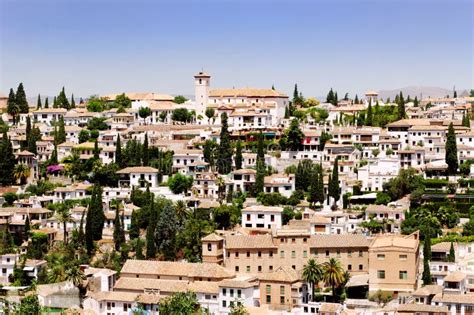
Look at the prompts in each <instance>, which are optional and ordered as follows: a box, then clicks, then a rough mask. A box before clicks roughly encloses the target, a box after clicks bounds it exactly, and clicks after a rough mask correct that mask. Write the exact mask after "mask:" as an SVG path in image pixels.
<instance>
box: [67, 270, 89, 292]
mask: <svg viewBox="0 0 474 315" xmlns="http://www.w3.org/2000/svg"><path fill="white" fill-rule="evenodd" d="M85 279H86V276H85V275H84V272H82V270H81V269H80V268H79V266H71V267H69V268H68V270H66V274H65V280H67V281H71V282H72V283H74V285H75V286H76V287H78V288H81V287H82V285H83V282H84V280H85Z"/></svg>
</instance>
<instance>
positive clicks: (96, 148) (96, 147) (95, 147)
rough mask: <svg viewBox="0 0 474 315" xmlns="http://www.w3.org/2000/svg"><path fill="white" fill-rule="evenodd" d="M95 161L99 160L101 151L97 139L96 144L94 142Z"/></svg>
mask: <svg viewBox="0 0 474 315" xmlns="http://www.w3.org/2000/svg"><path fill="white" fill-rule="evenodd" d="M93 153H94V160H99V158H100V157H99V153H100V150H99V143H98V142H97V139H95V142H94V151H93Z"/></svg>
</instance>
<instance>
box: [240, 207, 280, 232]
mask: <svg viewBox="0 0 474 315" xmlns="http://www.w3.org/2000/svg"><path fill="white" fill-rule="evenodd" d="M282 212H283V208H282V207H268V206H250V207H246V208H244V209H242V226H243V227H248V228H265V229H272V228H276V229H281V226H282V220H281V213H282Z"/></svg>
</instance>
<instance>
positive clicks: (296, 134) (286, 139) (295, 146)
mask: <svg viewBox="0 0 474 315" xmlns="http://www.w3.org/2000/svg"><path fill="white" fill-rule="evenodd" d="M303 138H304V133H303V131H301V129H300V124H299V122H298V120H297V119H293V120H292V121H291V123H290V126H289V128H288V129H287V130H285V134H284V135H283V137H282V139H281V140H280V145H281V147H282V148H285V149H287V150H289V151H298V150H299V148H300V146H301V142H302V141H303Z"/></svg>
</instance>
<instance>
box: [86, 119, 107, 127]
mask: <svg viewBox="0 0 474 315" xmlns="http://www.w3.org/2000/svg"><path fill="white" fill-rule="evenodd" d="M105 120H106V118H105V117H94V118H92V119H91V120H89V122H88V123H87V129H89V130H107V129H109V126H108V125H107V124H106V123H105Z"/></svg>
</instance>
